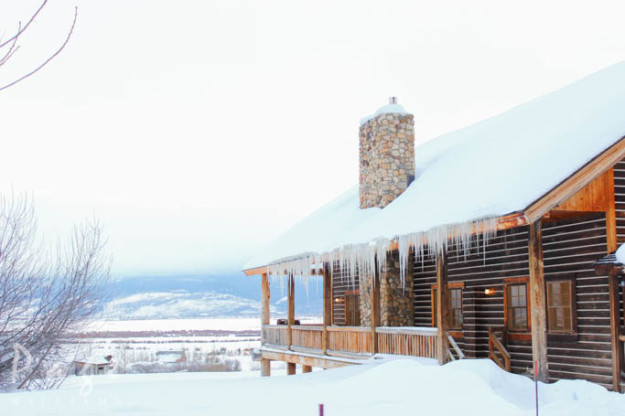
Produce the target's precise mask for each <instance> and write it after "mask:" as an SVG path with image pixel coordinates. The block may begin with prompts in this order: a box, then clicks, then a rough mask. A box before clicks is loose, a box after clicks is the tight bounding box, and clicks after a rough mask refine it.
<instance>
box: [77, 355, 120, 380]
mask: <svg viewBox="0 0 625 416" xmlns="http://www.w3.org/2000/svg"><path fill="white" fill-rule="evenodd" d="M114 365H115V363H114V361H113V356H112V355H107V356H105V357H102V356H93V357H89V358H83V359H80V360H76V361H74V374H76V375H77V376H97V375H101V374H108V373H109V372H110V371H111V370H112V369H113V367H114Z"/></svg>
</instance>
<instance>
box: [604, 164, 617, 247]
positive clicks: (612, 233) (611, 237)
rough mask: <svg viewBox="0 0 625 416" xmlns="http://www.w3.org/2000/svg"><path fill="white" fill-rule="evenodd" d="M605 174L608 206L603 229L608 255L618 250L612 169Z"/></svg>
mask: <svg viewBox="0 0 625 416" xmlns="http://www.w3.org/2000/svg"><path fill="white" fill-rule="evenodd" d="M606 174H607V175H608V180H607V181H606V182H607V183H606V185H607V189H606V190H605V196H606V198H607V204H608V206H607V207H606V212H605V222H606V224H605V225H606V227H605V229H606V235H607V237H608V253H614V252H615V251H616V249H617V248H618V239H617V235H616V203H615V200H614V169H613V168H612V169H610V170H609V171H608V172H607V173H606Z"/></svg>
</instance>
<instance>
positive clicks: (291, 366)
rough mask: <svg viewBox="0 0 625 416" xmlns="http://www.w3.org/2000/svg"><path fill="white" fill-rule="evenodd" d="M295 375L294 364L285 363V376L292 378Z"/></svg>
mask: <svg viewBox="0 0 625 416" xmlns="http://www.w3.org/2000/svg"><path fill="white" fill-rule="evenodd" d="M294 374H295V363H286V375H287V376H292V375H294Z"/></svg>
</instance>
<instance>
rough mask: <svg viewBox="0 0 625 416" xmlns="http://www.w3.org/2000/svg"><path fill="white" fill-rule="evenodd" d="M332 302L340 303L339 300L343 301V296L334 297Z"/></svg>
mask: <svg viewBox="0 0 625 416" xmlns="http://www.w3.org/2000/svg"><path fill="white" fill-rule="evenodd" d="M334 302H335V303H341V302H343V298H334Z"/></svg>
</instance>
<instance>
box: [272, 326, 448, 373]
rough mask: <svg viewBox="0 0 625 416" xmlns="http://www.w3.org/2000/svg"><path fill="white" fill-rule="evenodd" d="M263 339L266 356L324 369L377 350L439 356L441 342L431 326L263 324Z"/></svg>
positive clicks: (357, 358) (364, 358)
mask: <svg viewBox="0 0 625 416" xmlns="http://www.w3.org/2000/svg"><path fill="white" fill-rule="evenodd" d="M289 331H291V334H290V336H289ZM289 339H290V340H291V343H290V344H289ZM262 341H263V348H262V358H263V359H266V360H272V361H273V360H279V361H286V362H289V363H294V364H302V365H307V366H314V367H323V368H333V367H340V366H344V365H351V364H360V363H361V362H362V361H363V360H367V359H369V358H370V357H371V356H373V355H374V354H376V353H380V354H392V355H405V356H412V357H424V358H433V359H437V345H438V344H437V342H438V340H437V329H436V328H430V327H428V328H420V327H377V328H376V329H375V332H373V331H372V329H371V328H370V327H346V326H327V327H325V328H324V326H323V325H291V326H290V329H289V326H288V325H263V339H262ZM374 346H377V349H376V348H374Z"/></svg>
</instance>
